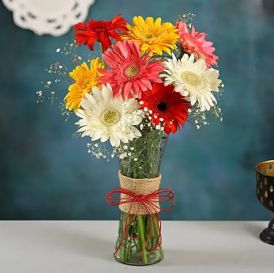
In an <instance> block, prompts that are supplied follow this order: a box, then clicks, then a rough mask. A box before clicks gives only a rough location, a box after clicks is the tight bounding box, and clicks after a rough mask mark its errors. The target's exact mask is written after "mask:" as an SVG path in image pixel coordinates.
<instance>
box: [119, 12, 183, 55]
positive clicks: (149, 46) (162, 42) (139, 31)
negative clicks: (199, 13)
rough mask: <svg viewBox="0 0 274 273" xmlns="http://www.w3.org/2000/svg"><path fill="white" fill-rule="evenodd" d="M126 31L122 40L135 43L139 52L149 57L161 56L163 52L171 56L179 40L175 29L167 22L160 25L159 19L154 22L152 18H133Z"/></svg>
mask: <svg viewBox="0 0 274 273" xmlns="http://www.w3.org/2000/svg"><path fill="white" fill-rule="evenodd" d="M127 29H128V32H127V33H126V34H124V35H123V36H122V39H124V40H134V41H136V42H137V43H138V44H139V45H140V48H141V51H142V52H146V51H147V52H148V53H149V55H152V54H153V53H156V54H158V55H162V54H163V51H164V52H166V53H168V54H171V50H172V49H176V41H178V39H179V35H178V32H177V29H176V27H175V26H174V25H173V24H171V23H169V22H166V23H163V24H162V22H161V18H157V19H156V20H155V21H154V19H153V17H147V18H146V19H145V20H144V18H143V17H142V16H135V17H133V25H132V26H131V25H127Z"/></svg>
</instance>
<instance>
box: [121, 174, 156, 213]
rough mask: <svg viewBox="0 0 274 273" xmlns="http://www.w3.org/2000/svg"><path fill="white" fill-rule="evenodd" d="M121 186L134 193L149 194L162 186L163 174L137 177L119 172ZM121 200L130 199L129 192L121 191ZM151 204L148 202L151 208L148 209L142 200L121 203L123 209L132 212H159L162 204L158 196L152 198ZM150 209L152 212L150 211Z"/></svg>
mask: <svg viewBox="0 0 274 273" xmlns="http://www.w3.org/2000/svg"><path fill="white" fill-rule="evenodd" d="M119 180H120V186H121V188H123V189H126V190H128V191H130V192H133V193H134V194H138V195H148V194H151V193H153V192H155V191H157V190H159V187H160V181H161V176H158V177H154V178H144V179H135V178H131V177H128V176H124V175H122V174H121V173H120V172H119ZM121 200H129V196H128V195H127V194H124V193H121ZM150 202H151V203H150V204H146V206H148V207H149V208H148V209H146V208H145V207H144V206H143V205H142V203H140V202H126V203H124V204H120V205H119V208H120V210H121V211H123V212H126V213H130V214H151V213H158V212H159V211H160V205H159V201H158V198H155V200H151V201H150ZM149 211H150V212H149Z"/></svg>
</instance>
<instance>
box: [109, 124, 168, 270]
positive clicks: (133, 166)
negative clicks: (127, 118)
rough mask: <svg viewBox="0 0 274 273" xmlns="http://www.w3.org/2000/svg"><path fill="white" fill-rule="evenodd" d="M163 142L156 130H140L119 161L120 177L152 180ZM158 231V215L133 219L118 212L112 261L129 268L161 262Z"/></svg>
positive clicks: (157, 170)
mask: <svg viewBox="0 0 274 273" xmlns="http://www.w3.org/2000/svg"><path fill="white" fill-rule="evenodd" d="M166 142H167V135H166V134H164V133H163V132H162V131H159V130H155V129H154V130H151V129H147V130H143V131H142V137H140V138H138V139H135V140H133V141H132V142H131V143H130V144H129V145H128V150H129V151H130V156H127V157H125V158H123V159H121V160H120V172H121V174H122V175H124V176H127V177H131V178H135V179H143V178H155V177H159V175H160V166H161V161H162V157H163V153H164V148H165V145H166ZM160 232H161V228H160V225H159V215H158V213H153V214H139V215H133V214H129V213H126V212H123V211H121V218H120V223H119V230H118V239H117V243H116V252H115V254H114V256H115V258H116V260H118V261H119V262H121V263H125V264H130V265H149V264H154V263H157V262H159V261H161V260H162V259H163V251H162V240H161V238H162V237H161V234H160Z"/></svg>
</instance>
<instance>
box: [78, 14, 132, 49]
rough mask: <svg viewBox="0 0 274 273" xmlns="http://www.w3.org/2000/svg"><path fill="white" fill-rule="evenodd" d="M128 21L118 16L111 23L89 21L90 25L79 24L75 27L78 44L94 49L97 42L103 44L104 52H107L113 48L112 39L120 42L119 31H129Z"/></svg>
mask: <svg viewBox="0 0 274 273" xmlns="http://www.w3.org/2000/svg"><path fill="white" fill-rule="evenodd" d="M126 24H127V21H126V20H125V19H124V18H122V17H121V16H120V15H116V16H115V17H114V18H113V19H112V20H111V21H94V20H89V21H88V24H87V25H86V24H85V23H78V24H76V25H74V32H75V38H76V43H77V44H79V45H81V44H85V45H87V46H88V47H89V48H90V50H93V49H94V43H95V42H96V41H99V42H101V45H102V50H103V51H106V50H107V49H108V47H110V46H111V40H110V38H113V39H115V40H117V41H119V40H120V34H119V31H127V28H126Z"/></svg>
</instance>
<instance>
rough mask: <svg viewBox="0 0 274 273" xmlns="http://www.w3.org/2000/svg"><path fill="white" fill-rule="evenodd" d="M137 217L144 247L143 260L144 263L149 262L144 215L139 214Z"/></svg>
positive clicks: (141, 243) (142, 246)
mask: <svg viewBox="0 0 274 273" xmlns="http://www.w3.org/2000/svg"><path fill="white" fill-rule="evenodd" d="M136 219H137V223H138V237H139V240H140V245H141V249H142V254H143V262H144V264H147V251H146V246H145V234H144V224H143V218H142V215H137V217H136Z"/></svg>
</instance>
